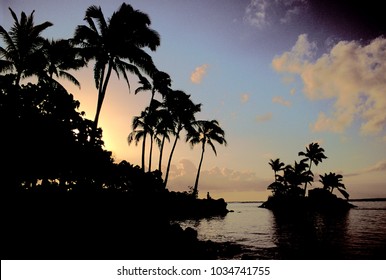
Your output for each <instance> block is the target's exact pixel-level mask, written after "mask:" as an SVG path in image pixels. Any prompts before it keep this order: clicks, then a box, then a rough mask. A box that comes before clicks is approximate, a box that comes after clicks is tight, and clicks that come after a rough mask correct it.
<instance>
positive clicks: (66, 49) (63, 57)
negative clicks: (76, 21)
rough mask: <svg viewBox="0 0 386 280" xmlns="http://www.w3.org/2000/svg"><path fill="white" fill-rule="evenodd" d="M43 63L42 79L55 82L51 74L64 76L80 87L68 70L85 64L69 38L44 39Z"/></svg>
mask: <svg viewBox="0 0 386 280" xmlns="http://www.w3.org/2000/svg"><path fill="white" fill-rule="evenodd" d="M43 52H44V61H43V62H42V63H43V64H44V65H43V67H42V73H41V77H40V78H42V79H47V78H48V79H49V81H50V82H53V83H55V80H54V79H53V76H54V75H55V76H56V77H58V78H59V77H60V78H64V79H67V80H69V81H70V82H72V83H73V84H74V85H76V86H78V87H79V88H80V83H79V81H78V80H77V79H76V78H75V77H74V76H73V75H72V74H70V73H69V72H68V70H72V69H74V70H77V69H79V68H81V67H83V66H84V65H85V61H84V59H83V58H82V57H81V56H80V55H79V50H78V49H77V48H75V47H74V45H73V44H72V42H71V41H70V40H64V39H60V40H45V41H44V43H43Z"/></svg>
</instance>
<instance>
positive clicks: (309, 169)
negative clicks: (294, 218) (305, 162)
mask: <svg viewBox="0 0 386 280" xmlns="http://www.w3.org/2000/svg"><path fill="white" fill-rule="evenodd" d="M311 165H312V160H310V167H309V168H308V171H311ZM307 184H308V182H306V183H305V184H304V196H306V194H307Z"/></svg>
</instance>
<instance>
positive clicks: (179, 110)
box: [164, 90, 201, 186]
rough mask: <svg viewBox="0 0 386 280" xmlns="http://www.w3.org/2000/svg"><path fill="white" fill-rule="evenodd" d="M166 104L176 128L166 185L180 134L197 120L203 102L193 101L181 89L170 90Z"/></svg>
mask: <svg viewBox="0 0 386 280" xmlns="http://www.w3.org/2000/svg"><path fill="white" fill-rule="evenodd" d="M164 106H165V108H166V109H167V110H168V111H169V113H170V115H171V117H172V119H173V122H174V130H173V132H172V134H173V135H174V137H175V138H174V142H173V146H172V149H171V151H170V155H169V160H168V164H167V167H166V174H165V180H164V183H165V186H166V185H167V182H168V178H169V171H170V166H171V162H172V158H173V154H174V151H175V149H176V146H177V142H178V140H179V139H180V134H181V132H182V130H184V129H185V130H186V131H189V130H190V127H191V126H192V124H193V123H194V122H195V120H196V119H195V114H196V113H198V112H200V111H201V104H195V103H193V101H192V100H191V99H190V95H188V94H186V93H185V92H183V91H180V90H173V91H170V92H169V94H168V95H167V96H166V97H165V102H164Z"/></svg>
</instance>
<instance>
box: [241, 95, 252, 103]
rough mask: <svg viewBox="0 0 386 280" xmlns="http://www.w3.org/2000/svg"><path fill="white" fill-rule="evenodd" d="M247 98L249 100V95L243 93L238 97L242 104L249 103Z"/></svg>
mask: <svg viewBox="0 0 386 280" xmlns="http://www.w3.org/2000/svg"><path fill="white" fill-rule="evenodd" d="M249 98H250V94H249V93H243V94H241V96H240V102H241V103H243V104H244V103H247V102H248V101H249Z"/></svg>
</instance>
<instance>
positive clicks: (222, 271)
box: [210, 266, 271, 276]
mask: <svg viewBox="0 0 386 280" xmlns="http://www.w3.org/2000/svg"><path fill="white" fill-rule="evenodd" d="M210 272H211V275H223V276H226V275H234V276H236V275H250V276H256V275H260V276H264V275H266V276H267V275H269V274H270V273H271V272H270V267H269V266H250V267H242V266H230V267H227V266H218V267H211V268H210Z"/></svg>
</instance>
